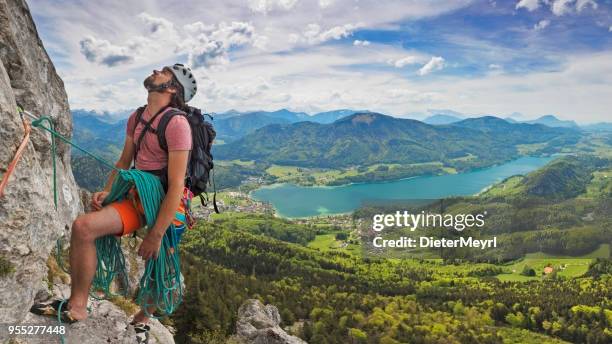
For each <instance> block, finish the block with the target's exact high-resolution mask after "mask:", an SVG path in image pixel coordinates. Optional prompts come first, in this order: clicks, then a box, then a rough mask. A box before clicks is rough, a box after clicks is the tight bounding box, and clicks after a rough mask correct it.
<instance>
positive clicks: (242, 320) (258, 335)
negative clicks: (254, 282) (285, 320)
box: [232, 299, 306, 344]
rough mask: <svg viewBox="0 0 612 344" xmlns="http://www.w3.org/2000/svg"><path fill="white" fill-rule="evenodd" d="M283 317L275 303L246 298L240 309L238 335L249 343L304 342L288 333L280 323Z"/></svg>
mask: <svg viewBox="0 0 612 344" xmlns="http://www.w3.org/2000/svg"><path fill="white" fill-rule="evenodd" d="M280 323H281V317H280V314H279V313H278V309H277V308H276V307H275V306H273V305H266V306H264V305H263V304H262V303H261V302H260V301H259V300H255V299H249V300H246V301H245V302H244V303H243V304H242V305H241V306H240V308H239V309H238V321H237V322H236V336H235V337H234V338H232V339H233V340H234V341H236V342H239V343H247V344H304V343H306V342H305V341H304V340H302V339H300V338H298V337H295V336H291V335H288V334H287V333H286V332H285V331H284V330H283V329H282V328H281V327H280V326H279V325H280Z"/></svg>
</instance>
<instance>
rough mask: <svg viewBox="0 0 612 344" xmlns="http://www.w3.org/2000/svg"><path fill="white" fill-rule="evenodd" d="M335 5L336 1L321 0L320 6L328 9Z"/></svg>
mask: <svg viewBox="0 0 612 344" xmlns="http://www.w3.org/2000/svg"><path fill="white" fill-rule="evenodd" d="M333 4H334V0H319V6H320V7H321V8H328V7H329V6H331V5H333Z"/></svg>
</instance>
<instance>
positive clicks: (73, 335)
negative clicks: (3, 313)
mask: <svg viewBox="0 0 612 344" xmlns="http://www.w3.org/2000/svg"><path fill="white" fill-rule="evenodd" d="M91 309H92V312H91V314H90V315H89V318H87V320H84V321H79V322H77V323H75V324H71V325H66V335H65V336H64V339H65V343H66V344H72V343H74V344H81V343H87V344H90V343H91V344H97V343H100V344H108V343H122V344H123V343H125V344H128V343H129V344H134V343H136V339H135V336H136V333H135V332H134V328H133V327H132V326H129V325H128V324H129V322H130V319H129V318H128V316H127V315H126V314H125V313H124V312H123V311H122V310H121V309H119V307H117V306H116V305H114V304H113V303H111V302H109V301H92V302H91ZM23 324H38V325H57V324H58V322H57V320H55V319H53V318H50V317H42V316H37V315H34V314H32V313H28V315H27V316H26V318H25V319H24V321H23ZM150 326H151V331H149V343H150V344H170V343H174V339H173V337H172V334H171V333H170V332H169V331H168V329H167V328H165V327H164V326H163V325H162V324H161V323H160V322H159V321H157V320H151V321H150ZM20 339H22V340H23V336H22V337H20ZM27 340H28V341H24V342H23V343H59V342H60V339H59V336H45V337H44V338H43V337H39V338H28V339H27Z"/></svg>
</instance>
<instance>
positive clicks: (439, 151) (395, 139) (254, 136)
mask: <svg viewBox="0 0 612 344" xmlns="http://www.w3.org/2000/svg"><path fill="white" fill-rule="evenodd" d="M579 135H580V134H579V133H578V132H577V131H573V130H569V129H563V128H549V127H545V126H542V125H530V124H511V123H508V122H506V121H504V120H502V119H499V118H496V117H482V118H476V119H468V120H464V121H460V122H457V123H454V124H452V125H446V126H432V125H428V124H425V123H422V122H419V121H416V120H411V119H400V118H394V117H390V116H385V115H381V114H378V113H358V114H354V115H351V116H347V117H344V118H341V119H339V120H337V121H335V122H333V123H331V124H319V123H312V122H299V123H294V124H289V125H278V124H276V125H269V126H266V127H263V128H261V129H258V130H256V131H255V132H253V133H251V134H249V135H246V136H245V137H244V138H242V139H240V140H237V141H235V142H231V143H228V144H225V145H222V146H218V147H215V154H216V156H218V157H220V158H222V159H228V160H231V159H245V160H260V161H266V162H269V163H275V164H279V165H293V166H303V167H326V168H336V167H348V166H355V165H358V166H369V165H374V164H394V163H398V164H412V163H425V162H427V163H429V162H435V161H440V162H444V163H445V164H446V165H448V166H450V167H454V166H456V167H458V168H463V167H464V165H469V166H471V167H477V166H487V165H491V164H493V163H497V162H501V161H505V160H508V159H510V158H512V157H516V156H518V154H519V151H518V149H517V145H519V144H533V143H546V142H549V141H552V140H565V141H568V142H575V141H576V140H577V139H578V138H579ZM545 147H548V146H545ZM557 148H560V147H557ZM466 156H474V157H475V159H470V160H459V159H458V158H463V157H466Z"/></svg>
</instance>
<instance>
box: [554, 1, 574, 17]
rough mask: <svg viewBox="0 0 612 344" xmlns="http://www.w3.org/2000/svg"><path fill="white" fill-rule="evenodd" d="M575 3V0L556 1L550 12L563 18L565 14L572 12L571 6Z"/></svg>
mask: <svg viewBox="0 0 612 344" xmlns="http://www.w3.org/2000/svg"><path fill="white" fill-rule="evenodd" d="M573 2H574V0H554V1H553V2H552V5H551V7H550V10H551V11H552V13H553V14H554V15H556V16H562V15H564V14H567V13H569V12H571V10H572V7H571V5H572V3H573Z"/></svg>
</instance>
